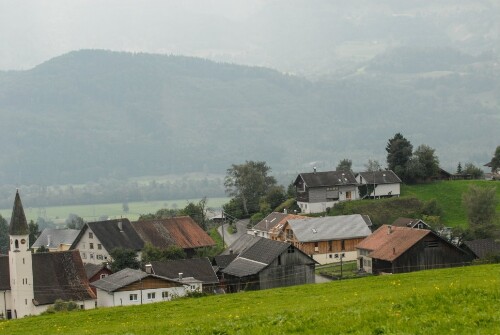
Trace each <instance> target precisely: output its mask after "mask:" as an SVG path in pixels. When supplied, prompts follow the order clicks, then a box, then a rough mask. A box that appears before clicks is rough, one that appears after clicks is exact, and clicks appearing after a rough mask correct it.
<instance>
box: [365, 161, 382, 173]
mask: <svg viewBox="0 0 500 335" xmlns="http://www.w3.org/2000/svg"><path fill="white" fill-rule="evenodd" d="M365 170H366V171H367V172H375V171H382V166H381V165H380V163H379V162H378V161H377V160H371V159H369V160H368V163H366V164H365Z"/></svg>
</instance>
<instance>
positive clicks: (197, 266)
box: [151, 257, 219, 284]
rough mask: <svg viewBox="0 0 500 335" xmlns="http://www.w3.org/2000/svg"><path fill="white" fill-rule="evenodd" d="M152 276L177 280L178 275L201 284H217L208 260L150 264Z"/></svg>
mask: <svg viewBox="0 0 500 335" xmlns="http://www.w3.org/2000/svg"><path fill="white" fill-rule="evenodd" d="M151 265H152V267H153V271H154V274H156V275H158V276H162V277H166V278H172V279H174V278H177V277H178V275H179V273H182V274H183V276H184V277H193V278H195V279H197V280H199V281H201V282H203V284H215V283H218V282H219V279H218V278H217V275H216V274H215V271H214V268H213V267H212V263H210V260H209V259H208V258H207V257H205V258H191V259H177V260H169V261H163V262H160V261H154V262H151Z"/></svg>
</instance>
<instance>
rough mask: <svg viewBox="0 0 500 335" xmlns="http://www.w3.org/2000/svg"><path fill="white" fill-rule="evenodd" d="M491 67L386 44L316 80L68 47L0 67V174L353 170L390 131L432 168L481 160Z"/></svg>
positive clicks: (490, 147) (495, 104)
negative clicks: (26, 64)
mask: <svg viewBox="0 0 500 335" xmlns="http://www.w3.org/2000/svg"><path fill="white" fill-rule="evenodd" d="M418 62H420V63H421V64H420V65H419V66H415V64H416V63H418ZM499 74H500V69H499V62H498V56H497V55H494V54H481V55H477V56H472V55H466V54H463V53H461V52H459V51H456V50H453V49H447V48H434V49H432V48H431V49H426V50H418V49H411V50H409V49H406V48H397V49H393V50H391V51H389V52H387V53H385V54H382V55H379V56H377V57H376V58H374V59H372V60H371V61H368V62H366V63H365V66H363V67H360V68H357V69H356V70H352V71H347V72H345V73H344V75H342V76H340V75H338V76H334V77H329V78H324V79H321V80H316V81H312V80H308V79H305V78H302V77H297V76H291V75H286V74H282V73H279V72H277V71H274V70H271V69H266V68H257V67H247V66H239V65H232V64H223V63H215V62H212V61H207V60H202V59H196V58H188V57H181V56H165V55H151V54H132V53H118V52H110V51H101V50H84V51H76V52H71V53H69V54H65V55H62V56H60V57H57V58H54V59H51V60H49V61H47V62H45V63H43V64H41V65H39V66H37V67H35V68H33V69H31V70H28V71H19V72H0V141H1V143H2V149H3V150H2V155H1V156H0V180H1V183H2V184H4V185H5V184H12V185H25V184H31V183H34V184H41V185H50V184H63V183H84V182H89V181H96V180H99V179H106V178H114V179H125V178H128V177H136V176H146V175H166V174H178V173H186V172H206V173H209V172H210V173H218V174H224V173H225V170H226V169H227V168H228V167H229V166H230V165H231V164H233V163H241V162H244V161H245V160H251V159H253V160H263V161H266V162H267V163H268V165H269V166H271V167H272V169H273V171H276V172H286V171H291V172H292V173H294V172H298V171H304V170H309V169H311V166H312V164H315V165H316V166H317V167H318V168H319V169H323V170H326V169H332V168H334V167H335V165H336V164H337V163H338V161H339V160H340V159H342V158H350V159H352V160H353V167H354V168H355V169H358V168H362V166H363V164H365V163H366V162H367V160H368V159H369V158H371V159H378V160H380V161H381V162H385V150H384V149H385V145H386V142H387V139H388V138H389V137H391V136H393V135H394V133H396V132H402V133H403V134H404V135H405V136H406V137H407V138H409V139H410V140H411V141H412V143H415V144H416V145H418V144H421V143H425V144H428V145H430V146H431V147H433V148H436V153H437V155H438V156H439V158H440V161H441V164H442V165H443V166H444V167H445V168H450V167H453V168H454V167H456V164H457V163H458V161H461V162H474V163H476V164H481V163H485V162H487V161H488V160H489V159H490V157H491V155H492V153H493V151H494V148H495V147H496V145H498V143H497V142H498V138H493V136H492V134H496V133H497V132H498V129H500V117H499V115H500V107H499V106H500V101H499V99H500V97H499V96H498V92H499V91H500V79H499V78H500V75H499ZM450 129H452V131H450ZM445 130H446V131H445Z"/></svg>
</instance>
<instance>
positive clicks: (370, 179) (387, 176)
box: [356, 170, 402, 198]
mask: <svg viewBox="0 0 500 335" xmlns="http://www.w3.org/2000/svg"><path fill="white" fill-rule="evenodd" d="M356 181H357V182H358V184H359V189H360V197H361V198H366V197H368V198H386V197H399V196H400V195H401V183H402V182H401V179H399V177H398V176H397V175H396V174H395V173H394V172H393V171H391V170H386V171H370V172H359V173H357V174H356Z"/></svg>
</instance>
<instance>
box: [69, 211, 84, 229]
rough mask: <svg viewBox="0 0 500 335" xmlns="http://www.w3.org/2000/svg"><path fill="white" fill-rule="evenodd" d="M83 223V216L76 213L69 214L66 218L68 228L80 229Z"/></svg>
mask: <svg viewBox="0 0 500 335" xmlns="http://www.w3.org/2000/svg"><path fill="white" fill-rule="evenodd" d="M84 225H85V221H83V218H81V217H79V216H78V215H76V214H69V215H68V218H67V219H66V227H67V228H68V229H82V227H83V226H84Z"/></svg>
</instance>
